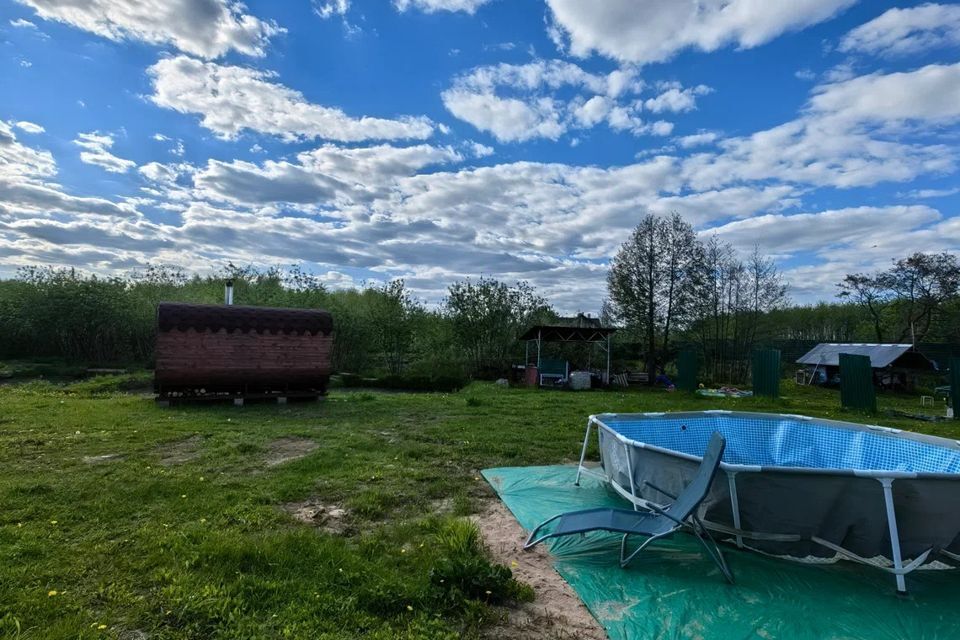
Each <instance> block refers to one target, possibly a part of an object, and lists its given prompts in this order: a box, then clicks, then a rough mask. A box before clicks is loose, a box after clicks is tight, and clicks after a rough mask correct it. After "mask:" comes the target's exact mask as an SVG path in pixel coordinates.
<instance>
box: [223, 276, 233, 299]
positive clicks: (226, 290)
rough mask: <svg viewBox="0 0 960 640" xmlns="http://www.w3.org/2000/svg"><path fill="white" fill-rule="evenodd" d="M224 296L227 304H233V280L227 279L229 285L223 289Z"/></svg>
mask: <svg viewBox="0 0 960 640" xmlns="http://www.w3.org/2000/svg"><path fill="white" fill-rule="evenodd" d="M223 298H224V302H226V304H228V305H229V304H233V280H227V285H226V286H225V287H224V291H223Z"/></svg>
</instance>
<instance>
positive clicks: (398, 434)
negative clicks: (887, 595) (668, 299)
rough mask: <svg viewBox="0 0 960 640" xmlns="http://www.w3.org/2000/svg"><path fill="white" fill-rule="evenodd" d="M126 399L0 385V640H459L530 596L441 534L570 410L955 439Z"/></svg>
mask: <svg viewBox="0 0 960 640" xmlns="http://www.w3.org/2000/svg"><path fill="white" fill-rule="evenodd" d="M127 384H129V381H128V379H127V378H110V377H106V378H101V379H94V380H91V381H86V382H80V383H75V384H73V385H69V386H55V385H51V384H48V383H26V384H9V385H5V386H0V468H2V469H3V471H2V474H0V558H2V562H0V636H5V637H14V638H43V639H44V640H47V639H55V638H118V637H119V638H127V639H132V638H142V637H144V636H143V635H142V634H147V635H148V636H149V637H150V638H151V639H155V638H227V637H229V638H254V637H271V638H286V637H290V638H306V637H310V638H356V637H361V636H362V637H371V638H414V637H426V638H445V637H449V638H458V637H476V636H479V635H481V634H482V633H483V629H484V627H485V625H487V624H489V623H490V622H491V620H492V619H493V618H495V617H496V616H498V615H500V613H499V612H500V610H499V609H498V608H496V607H493V606H491V605H500V604H507V605H509V604H510V602H511V601H514V600H517V599H525V598H529V597H530V595H531V594H530V590H529V589H528V588H524V587H523V586H522V585H518V584H516V583H514V582H513V581H511V580H510V579H509V578H508V576H507V575H506V570H505V569H504V568H501V567H497V566H491V565H490V563H489V562H488V561H487V560H486V558H485V556H484V554H483V550H482V547H481V546H480V545H479V544H478V543H477V541H476V539H475V535H474V533H475V531H474V530H473V529H471V528H470V527H468V526H464V525H463V521H462V519H460V518H459V517H460V516H464V515H468V514H470V513H473V512H475V511H477V510H478V509H479V506H480V503H481V501H482V500H486V499H489V498H490V497H491V496H492V492H491V491H490V490H489V488H488V487H487V486H486V484H485V483H484V481H483V480H481V479H480V476H479V473H478V471H479V470H480V469H483V468H485V467H492V466H504V465H527V464H554V463H561V462H569V461H575V460H576V457H577V456H578V455H579V445H580V441H581V439H582V437H583V428H584V424H585V419H586V417H587V415H589V414H590V413H600V412H606V411H662V410H680V409H690V410H702V409H710V408H727V409H740V410H747V411H750V410H756V411H774V412H782V413H802V414H808V415H813V416H823V417H830V418H835V419H841V420H850V421H856V422H871V423H872V422H878V423H880V424H885V425H889V426H895V427H899V428H903V429H911V430H919V431H925V432H928V433H933V434H936V435H944V436H948V437H953V438H957V437H958V436H960V422H939V423H927V422H921V421H916V420H911V419H904V418H886V417H883V416H882V415H881V416H879V417H871V416H865V415H860V414H851V413H845V412H842V411H841V410H840V409H839V396H838V393H837V392H836V391H826V390H821V389H811V388H805V387H801V388H798V387H795V386H794V385H793V384H792V383H791V382H789V381H785V382H784V383H783V384H784V387H783V394H784V396H785V397H784V398H782V399H780V400H778V401H767V400H760V399H739V400H730V399H714V398H710V399H705V398H700V397H696V396H690V395H686V394H680V393H672V394H670V393H666V392H664V391H630V392H584V393H563V392H549V391H542V392H537V391H531V390H525V389H517V390H506V389H500V388H498V387H495V386H494V385H489V384H480V383H477V384H474V385H472V386H470V387H468V388H467V389H465V390H463V391H461V392H460V393H455V394H401V393H368V392H349V393H348V392H338V391H334V392H332V393H331V394H330V396H329V398H328V399H327V400H326V401H324V402H321V403H309V404H291V405H287V406H277V405H273V404H264V405H248V406H246V407H243V408H235V407H233V406H230V405H223V404H214V405H196V406H184V407H173V408H158V407H156V406H155V405H154V403H153V402H152V400H151V399H150V398H149V397H148V396H146V395H144V394H142V393H141V394H136V393H126V392H120V391H115V389H117V388H121V387H120V386H119V385H127ZM881 408H898V409H901V410H907V411H919V409H920V407H919V401H918V400H917V399H916V398H906V397H904V398H889V397H882V398H881ZM940 410H941V411H942V409H940ZM295 456H301V457H297V458H296V459H289V460H284V458H293V457H295ZM308 499H309V500H313V501H314V502H313V504H319V505H325V506H327V507H329V508H330V509H343V513H342V514H340V512H339V511H335V512H334V513H336V514H337V516H338V517H337V518H336V521H335V522H333V521H330V520H327V521H323V522H324V526H319V527H318V526H313V525H310V524H306V523H302V522H299V521H298V520H296V519H295V518H294V517H292V516H291V514H290V513H289V512H288V511H285V510H284V509H282V508H281V507H282V505H285V504H290V503H296V502H299V501H305V500H308ZM138 632H142V633H138Z"/></svg>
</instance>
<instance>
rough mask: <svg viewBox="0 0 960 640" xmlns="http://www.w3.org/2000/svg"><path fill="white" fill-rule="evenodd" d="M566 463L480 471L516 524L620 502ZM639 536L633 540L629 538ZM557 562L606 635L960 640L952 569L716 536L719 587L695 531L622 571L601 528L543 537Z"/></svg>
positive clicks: (959, 574)
mask: <svg viewBox="0 0 960 640" xmlns="http://www.w3.org/2000/svg"><path fill="white" fill-rule="evenodd" d="M576 471H577V470H576V467H575V466H549V467H504V468H498V469H487V470H485V471H483V476H484V477H485V478H486V479H487V481H488V482H489V483H490V484H491V485H492V486H493V488H494V489H495V490H496V492H497V494H498V495H499V496H500V498H501V499H502V500H503V502H504V503H505V504H506V505H507V507H508V508H509V509H510V511H511V512H512V513H513V514H514V516H516V518H517V520H518V521H519V522H520V524H521V525H522V526H523V527H524V529H526V530H528V531H529V530H531V529H533V528H534V527H535V526H536V525H537V524H539V523H540V522H542V521H543V520H546V519H547V518H549V517H551V516H554V515H556V514H558V513H561V512H564V511H571V510H575V509H582V508H589V507H599V506H613V507H621V508H627V507H628V505H627V503H626V502H625V501H624V500H623V499H621V498H619V497H618V496H617V495H616V494H615V493H613V492H612V490H610V489H609V488H608V487H607V486H606V484H605V483H604V482H603V481H602V480H601V479H599V478H597V477H594V476H584V477H582V478H581V482H580V486H579V487H577V486H575V485H574V483H573V482H574V476H575V474H576ZM640 540H642V538H638V539H637V542H639V541H640ZM546 544H548V545H550V548H551V552H552V554H553V556H554V558H555V565H554V566H555V567H556V570H557V572H558V573H559V574H560V575H561V576H562V577H563V578H564V579H565V580H566V581H567V582H568V583H570V585H571V586H572V587H573V589H574V590H575V591H576V592H577V594H578V595H579V596H580V598H581V599H582V600H583V602H584V603H585V604H586V605H587V608H588V609H590V612H591V613H592V614H593V615H594V617H596V618H597V620H599V621H600V623H601V624H602V625H603V626H604V628H605V629H606V630H607V633H608V634H609V636H610V638H611V639H612V640H621V639H623V640H626V639H628V638H630V639H637V638H642V639H644V640H646V639H652V638H677V639H680V638H683V639H687V638H703V639H709V640H727V639H729V640H733V639H736V640H746V639H752V638H763V639H775V638H789V639H791V640H803V639H810V640H853V639H860V638H863V639H869V640H903V639H907V638H909V639H912V640H938V639H946V638H960V604H958V603H960V570H952V571H951V570H946V571H919V572H915V573H913V574H911V575H909V576H907V588H908V590H909V593H908V595H906V596H898V595H896V591H895V585H894V580H893V576H892V575H891V574H889V573H887V572H884V571H880V570H879V569H876V568H873V567H867V566H863V565H858V564H854V563H852V562H839V563H835V564H829V565H808V564H800V563H796V562H791V561H789V560H781V559H777V558H771V557H767V556H764V555H761V554H758V553H754V552H750V551H741V550H738V549H736V548H735V547H733V546H730V545H723V551H724V554H725V557H726V558H727V562H728V563H729V564H730V568H731V569H732V570H733V572H734V574H735V576H736V580H737V584H736V585H733V586H731V585H728V584H727V583H726V582H725V581H724V580H723V577H722V576H721V575H720V573H719V570H718V569H717V568H716V566H715V565H714V564H713V562H712V561H711V560H710V559H709V557H707V556H706V554H704V553H703V551H702V548H701V547H700V546H699V545H698V544H697V542H696V540H695V539H694V538H693V537H692V536H689V535H687V534H678V535H676V536H674V537H673V538H672V539H670V540H664V541H660V542H658V543H656V544H654V545H652V546H651V547H649V548H648V549H647V550H646V551H644V552H642V553H641V554H640V555H638V556H637V557H636V559H634V560H633V562H632V563H631V564H630V565H629V566H628V567H627V568H626V569H621V568H620V566H619V563H618V558H619V545H620V536H618V535H614V534H608V533H603V532H594V533H589V534H587V535H585V536H580V535H574V536H567V537H564V538H559V539H554V540H551V541H548V542H547V543H546Z"/></svg>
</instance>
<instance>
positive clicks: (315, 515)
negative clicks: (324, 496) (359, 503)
mask: <svg viewBox="0 0 960 640" xmlns="http://www.w3.org/2000/svg"><path fill="white" fill-rule="evenodd" d="M280 508H281V509H283V510H284V511H286V512H287V513H289V514H290V515H291V516H293V517H294V519H296V520H299V521H300V522H303V523H305V524H309V525H311V526H313V527H316V528H318V529H320V530H321V531H326V532H327V533H334V534H342V533H343V532H344V531H345V530H346V528H347V527H346V524H345V523H344V518H346V515H347V510H346V509H344V508H343V507H341V506H339V505H335V504H324V503H322V502H320V501H319V500H317V499H316V498H309V499H307V500H304V501H302V502H288V503H287V504H284V505H281V507H280Z"/></svg>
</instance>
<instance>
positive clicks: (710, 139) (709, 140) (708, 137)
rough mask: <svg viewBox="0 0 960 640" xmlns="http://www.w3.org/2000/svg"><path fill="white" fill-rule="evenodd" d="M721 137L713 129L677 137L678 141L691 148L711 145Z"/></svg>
mask: <svg viewBox="0 0 960 640" xmlns="http://www.w3.org/2000/svg"><path fill="white" fill-rule="evenodd" d="M719 137H720V136H719V135H718V134H717V133H715V132H713V131H701V132H700V133H694V134H691V135H688V136H682V137H680V138H677V139H676V142H677V144H679V145H680V146H681V147H683V148H684V149H691V148H693V147H701V146H706V145H711V144H713V143H714V142H716V141H717V140H718V139H719Z"/></svg>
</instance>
